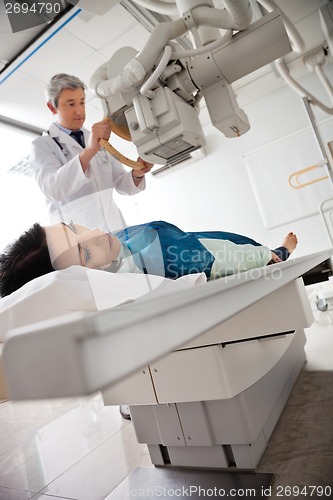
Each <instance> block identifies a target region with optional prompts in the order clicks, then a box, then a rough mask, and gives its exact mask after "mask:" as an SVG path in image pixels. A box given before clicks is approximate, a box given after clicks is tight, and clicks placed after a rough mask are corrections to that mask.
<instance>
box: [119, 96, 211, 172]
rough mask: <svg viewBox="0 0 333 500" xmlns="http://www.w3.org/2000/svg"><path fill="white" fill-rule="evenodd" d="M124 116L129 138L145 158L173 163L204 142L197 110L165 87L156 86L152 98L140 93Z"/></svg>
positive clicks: (161, 162) (162, 162)
mask: <svg viewBox="0 0 333 500" xmlns="http://www.w3.org/2000/svg"><path fill="white" fill-rule="evenodd" d="M148 106H149V107H150V109H149V112H148ZM125 116H126V119H127V124H128V128H129V131H130V134H131V138H132V141H133V142H134V143H135V145H136V146H137V149H138V153H139V155H140V156H141V158H143V159H145V160H147V161H151V162H153V163H157V164H165V163H174V162H176V161H177V160H178V159H180V158H183V157H184V155H188V154H189V153H190V152H192V151H195V150H196V149H199V148H201V147H203V146H205V145H206V141H205V138H204V133H203V130H202V127H201V124H200V121H199V117H198V112H197V110H196V109H195V108H194V107H193V106H191V105H190V104H188V103H187V102H185V101H184V100H183V99H182V98H180V97H178V96H177V95H176V94H175V93H174V92H172V90H170V89H169V88H168V87H163V88H160V89H158V90H156V91H155V97H154V99H147V98H146V97H144V96H142V95H139V96H138V97H137V98H136V99H135V100H134V105H133V107H131V108H130V109H128V110H127V111H126V112H125Z"/></svg>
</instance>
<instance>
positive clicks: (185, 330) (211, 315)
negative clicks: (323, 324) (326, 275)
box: [1, 250, 331, 469]
mask: <svg viewBox="0 0 333 500" xmlns="http://www.w3.org/2000/svg"><path fill="white" fill-rule="evenodd" d="M330 255H331V250H328V251H323V252H319V253H316V254H312V255H309V256H305V257H300V258H296V259H290V260H288V261H285V262H281V263H279V264H274V265H271V266H267V267H263V268H260V269H255V270H252V271H247V272H244V273H241V274H237V275H233V276H230V277H227V278H224V279H220V280H216V281H211V282H208V283H204V284H201V285H199V286H196V287H194V288H191V289H188V290H183V291H180V292H175V293H169V294H167V295H163V294H162V295H161V294H159V293H154V291H153V292H152V293H148V294H146V295H144V296H143V297H141V298H138V299H137V300H135V301H132V302H129V303H125V304H123V305H120V306H118V307H114V308H112V309H109V310H104V311H101V312H98V313H95V312H89V313H79V312H75V313H71V314H66V315H63V316H61V317H58V318H54V319H52V320H45V321H41V322H39V323H34V324H32V325H27V326H22V327H19V328H16V329H14V330H12V331H10V332H9V333H8V334H7V336H6V340H5V343H4V345H3V352H2V359H1V363H2V369H3V371H4V374H3V376H4V382H2V383H3V384H4V385H5V386H6V389H7V390H8V394H9V397H10V398H12V399H39V398H53V397H67V396H80V395H87V394H92V393H94V392H95V391H98V390H102V394H103V399H104V402H105V404H110V405H118V404H129V405H130V410H131V415H132V422H133V425H134V428H135V432H136V435H137V439H138V441H139V442H140V443H146V444H147V445H148V449H149V453H150V456H151V461H152V463H153V464H155V465H168V464H170V465H173V466H187V467H209V468H228V467H230V466H235V467H237V468H240V469H254V468H256V466H257V464H258V463H259V461H260V458H261V456H262V454H263V452H264V450H265V448H266V446H267V443H268V440H269V437H270V435H271V433H272V431H273V429H274V427H275V425H276V423H277V421H278V418H279V416H280V414H281V412H282V410H283V407H284V405H285V403H286V401H287V399H288V396H289V394H290V392H291V390H292V388H293V386H294V383H295V381H296V379H297V376H298V374H299V372H300V370H301V369H302V367H303V365H304V362H305V354H304V349H303V347H304V344H305V335H304V331H303V329H304V328H305V327H309V326H310V325H311V323H312V321H313V317H312V312H311V309H310V305H309V301H308V299H307V295H306V291H305V288H304V284H303V281H302V278H300V276H302V274H304V273H305V272H306V271H308V270H309V269H311V268H313V267H314V266H316V265H317V264H318V263H320V262H322V261H324V260H325V259H327V258H328V257H329V256H330Z"/></svg>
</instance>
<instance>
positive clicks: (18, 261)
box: [0, 223, 54, 297]
mask: <svg viewBox="0 0 333 500" xmlns="http://www.w3.org/2000/svg"><path fill="white" fill-rule="evenodd" d="M52 271H54V269H53V267H52V264H51V260H50V255H49V251H48V247H47V241H46V233H45V229H44V228H43V227H42V226H41V225H40V224H38V223H36V224H34V225H33V226H32V227H31V228H30V229H28V231H26V232H25V233H23V234H22V235H21V236H20V237H19V238H18V239H17V240H16V241H13V242H12V243H10V244H9V245H8V246H7V247H6V248H5V250H4V253H3V254H2V255H0V295H1V297H5V296H6V295H9V294H10V293H12V292H14V291H15V290H17V289H18V288H21V286H23V285H24V284H25V283H27V282H28V281H31V280H33V279H35V278H37V277H38V276H42V275H44V274H47V273H50V272H52Z"/></svg>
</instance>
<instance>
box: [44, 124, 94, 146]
mask: <svg viewBox="0 0 333 500" xmlns="http://www.w3.org/2000/svg"><path fill="white" fill-rule="evenodd" d="M81 130H82V132H83V135H84V139H85V141H86V142H87V139H88V137H87V134H89V133H88V130H86V129H85V128H84V127H82V129H81ZM49 134H50V136H51V137H54V138H55V139H57V140H58V141H59V142H60V143H61V144H68V145H70V146H71V147H77V148H78V149H82V147H81V146H80V144H79V143H78V142H76V141H75V140H74V139H73V137H71V136H70V135H69V134H67V133H66V132H64V131H63V130H61V129H60V128H59V127H58V126H57V124H56V123H52V124H51V126H50V128H49Z"/></svg>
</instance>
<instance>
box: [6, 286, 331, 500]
mask: <svg viewBox="0 0 333 500" xmlns="http://www.w3.org/2000/svg"><path fill="white" fill-rule="evenodd" d="M307 288H308V295H309V298H310V301H311V304H312V307H313V311H314V316H315V322H314V323H313V325H312V326H311V327H310V328H308V329H307V330H306V336H307V344H306V348H305V349H306V354H307V365H306V369H307V370H310V371H311V370H313V371H318V370H319V371H322V370H329V371H333V356H332V347H333V300H332V302H331V301H329V307H328V310H327V311H325V312H320V311H318V310H317V308H316V304H315V295H316V291H317V285H312V286H310V287H307ZM332 292H333V290H332ZM0 443H1V444H0V499H1V500H28V499H33V500H37V499H38V500H51V499H57V500H59V499H71V500H104V499H105V498H106V497H107V496H108V494H109V493H110V492H112V491H113V490H114V489H115V488H116V486H117V485H118V484H119V483H121V482H122V481H123V480H124V479H125V478H126V477H127V476H128V475H129V474H130V473H131V472H132V471H133V470H134V469H135V468H136V467H138V466H140V465H150V459H149V456H148V452H147V451H146V446H145V445H140V444H138V443H137V442H136V439H135V435H134V431H133V426H132V424H131V422H129V421H125V420H123V419H122V418H121V416H120V413H119V409H118V407H110V406H109V407H104V405H103V402H102V399H101V397H100V395H99V394H96V395H94V396H92V397H88V398H77V399H67V400H54V401H43V402H2V403H0Z"/></svg>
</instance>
